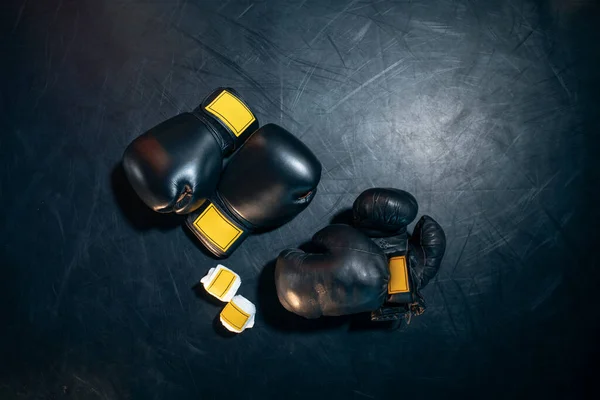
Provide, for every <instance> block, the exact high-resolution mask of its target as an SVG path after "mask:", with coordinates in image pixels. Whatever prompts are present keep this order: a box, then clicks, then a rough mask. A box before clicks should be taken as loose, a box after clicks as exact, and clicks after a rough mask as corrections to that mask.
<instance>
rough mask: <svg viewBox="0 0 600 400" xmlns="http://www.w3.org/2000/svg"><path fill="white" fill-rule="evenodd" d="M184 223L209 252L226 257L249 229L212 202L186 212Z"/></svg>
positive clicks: (246, 235)
mask: <svg viewBox="0 0 600 400" xmlns="http://www.w3.org/2000/svg"><path fill="white" fill-rule="evenodd" d="M186 225H187V226H188V228H189V229H190V230H191V231H192V232H193V233H194V235H195V236H196V237H197V238H198V239H199V240H200V242H202V244H203V245H204V247H206V248H207V249H208V250H209V251H210V252H211V253H213V254H214V255H215V256H217V257H227V256H229V255H230V254H231V253H233V251H234V250H235V249H236V248H237V247H238V246H239V245H240V244H241V243H242V242H243V241H244V240H245V239H246V237H248V235H249V234H250V232H249V229H248V228H246V227H244V226H243V225H242V224H240V223H239V222H237V221H235V220H234V219H233V218H232V217H231V215H230V214H229V213H227V212H225V211H224V210H223V208H222V207H220V206H219V205H217V204H216V203H214V202H209V201H207V202H205V203H204V204H203V205H202V206H201V207H200V208H199V209H198V210H196V211H195V212H193V213H190V214H188V216H187V218H186Z"/></svg>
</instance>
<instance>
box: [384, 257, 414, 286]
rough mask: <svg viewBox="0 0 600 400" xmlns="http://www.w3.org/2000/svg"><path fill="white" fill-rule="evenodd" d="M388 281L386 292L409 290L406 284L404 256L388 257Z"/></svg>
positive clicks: (406, 275)
mask: <svg viewBox="0 0 600 400" xmlns="http://www.w3.org/2000/svg"><path fill="white" fill-rule="evenodd" d="M389 266H390V281H389V282H388V293H389V294H396V293H406V292H409V291H410V288H409V286H408V268H407V266H406V257H405V256H398V257H392V258H390V263H389Z"/></svg>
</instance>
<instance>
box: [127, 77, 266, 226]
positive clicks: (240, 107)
mask: <svg viewBox="0 0 600 400" xmlns="http://www.w3.org/2000/svg"><path fill="white" fill-rule="evenodd" d="M257 128H258V120H257V118H256V117H255V116H254V114H253V113H252V111H250V108H249V107H248V106H247V105H246V103H245V102H244V101H243V100H242V99H241V97H240V96H239V95H238V93H237V92H236V91H235V90H233V89H231V88H219V89H217V90H215V91H214V92H212V93H211V94H210V95H208V96H207V97H206V98H205V99H204V100H203V101H202V103H201V104H200V106H198V107H197V108H196V109H195V110H194V111H193V112H185V113H181V114H179V115H176V116H174V117H172V118H170V119H168V120H166V121H164V122H162V123H160V124H158V125H157V126H155V127H153V128H151V129H150V130H148V131H146V132H144V133H143V134H141V135H140V136H138V137H137V138H136V139H135V140H133V141H132V142H131V143H130V144H129V146H128V147H127V148H126V150H125V152H124V154H123V168H124V170H125V175H126V176H127V179H128V180H129V182H130V184H131V186H132V187H133V189H134V190H135V192H136V193H137V194H138V196H139V197H140V198H141V199H142V200H143V201H144V203H146V205H148V207H150V208H152V209H153V210H154V211H157V212H161V213H169V212H174V213H177V214H187V213H189V212H191V211H194V210H195V209H197V208H198V207H199V206H200V204H202V202H203V200H204V199H205V198H206V197H208V196H210V195H212V193H213V192H214V190H215V188H216V187H217V183H218V180H219V176H220V174H221V169H222V164H223V159H224V158H225V157H228V156H229V155H231V154H232V152H233V151H235V150H237V149H238V148H239V147H240V146H241V145H242V144H243V143H244V142H245V141H246V140H247V139H248V137H249V136H250V135H251V134H252V132H254V131H255V130H256V129H257Z"/></svg>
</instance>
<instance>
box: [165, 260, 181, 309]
mask: <svg viewBox="0 0 600 400" xmlns="http://www.w3.org/2000/svg"><path fill="white" fill-rule="evenodd" d="M166 265H167V271H169V276H170V277H171V283H172V284H173V289H175V294H176V295H177V300H179V305H180V306H181V310H182V311H185V309H184V308H183V302H182V301H181V296H179V289H177V284H176V283H175V278H173V273H172V272H171V267H169V263H167V264H166Z"/></svg>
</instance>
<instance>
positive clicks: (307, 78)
mask: <svg viewBox="0 0 600 400" xmlns="http://www.w3.org/2000/svg"><path fill="white" fill-rule="evenodd" d="M318 65H319V64H318V63H317V64H315V65H314V66H313V67H312V69H310V70H309V71H308V72H307V73H306V74H304V78H303V79H302V82H300V87H299V88H298V92H297V94H296V98H295V99H294V101H293V102H292V105H291V107H290V108H292V109H293V108H294V107H296V105H297V104H298V101H300V97H301V96H302V93H304V90H305V89H306V85H308V81H310V78H311V77H312V75H313V73H314V72H315V69H316V68H317V66H318Z"/></svg>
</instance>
